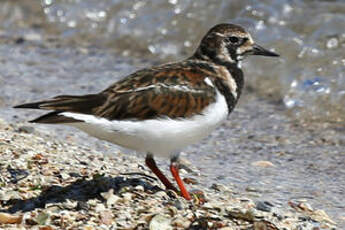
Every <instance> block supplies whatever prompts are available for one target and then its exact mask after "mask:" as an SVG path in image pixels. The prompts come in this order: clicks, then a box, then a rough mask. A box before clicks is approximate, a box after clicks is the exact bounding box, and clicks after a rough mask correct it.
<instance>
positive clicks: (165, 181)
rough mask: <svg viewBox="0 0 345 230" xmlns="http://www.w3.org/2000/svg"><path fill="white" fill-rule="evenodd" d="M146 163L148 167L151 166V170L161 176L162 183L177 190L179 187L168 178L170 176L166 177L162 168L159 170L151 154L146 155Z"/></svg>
mask: <svg viewBox="0 0 345 230" xmlns="http://www.w3.org/2000/svg"><path fill="white" fill-rule="evenodd" d="M145 163H146V165H147V167H149V169H151V171H152V172H153V173H154V174H155V175H156V176H157V177H158V178H159V180H160V181H162V183H163V184H164V185H165V187H166V188H167V189H171V190H173V191H175V192H177V189H176V188H175V186H174V185H172V183H171V182H170V181H169V180H168V178H166V176H164V174H163V173H162V172H161V170H159V168H158V167H157V164H156V162H155V160H154V159H153V156H152V155H151V154H147V155H146V159H145Z"/></svg>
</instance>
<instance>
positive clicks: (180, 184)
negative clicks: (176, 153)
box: [170, 161, 192, 200]
mask: <svg viewBox="0 0 345 230" xmlns="http://www.w3.org/2000/svg"><path fill="white" fill-rule="evenodd" d="M170 171H171V174H172V175H173V177H174V178H175V180H176V182H177V184H178V187H179V188H180V190H181V193H182V196H183V197H184V198H185V199H186V200H191V199H192V198H191V196H190V195H189V193H188V191H187V189H186V187H185V186H184V184H183V181H182V180H181V177H180V175H179V173H178V165H177V163H176V162H174V161H172V162H171V164H170Z"/></svg>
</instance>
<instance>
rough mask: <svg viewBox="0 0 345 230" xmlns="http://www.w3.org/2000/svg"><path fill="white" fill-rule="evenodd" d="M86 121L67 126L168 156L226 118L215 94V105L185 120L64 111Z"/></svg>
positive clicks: (219, 96) (223, 102)
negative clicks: (121, 117)
mask: <svg viewBox="0 0 345 230" xmlns="http://www.w3.org/2000/svg"><path fill="white" fill-rule="evenodd" d="M61 114H62V115H64V116H66V117H72V118H75V119H78V120H83V121H85V122H80V123H70V124H69V125H71V126H74V127H77V128H79V129H81V130H83V131H84V132H86V133H88V134H89V135H91V136H94V137H97V138H99V139H102V140H106V141H109V142H111V143H114V144H117V145H120V146H122V147H125V148H129V149H133V150H136V151H139V152H150V153H152V154H154V155H158V156H165V157H169V156H170V154H172V153H173V152H175V151H178V150H180V149H182V148H184V147H185V146H187V145H190V144H193V143H196V142H198V141H200V140H201V139H203V138H205V137H207V136H208V135H209V134H210V133H211V132H212V131H213V130H214V129H215V128H216V127H217V126H219V125H220V124H221V122H222V121H223V120H225V119H226V117H227V114H228V108H227V104H226V100H225V98H224V96H223V95H222V94H220V93H219V92H218V91H217V99H216V102H215V103H213V104H211V105H209V106H208V107H206V108H205V109H204V110H203V112H202V114H200V115H195V116H193V117H190V118H188V119H169V118H160V119H156V120H154V119H151V120H144V121H130V120H121V121H117V120H113V121H109V120H107V119H105V118H99V117H95V116H93V115H87V114H77V113H70V112H64V113H61Z"/></svg>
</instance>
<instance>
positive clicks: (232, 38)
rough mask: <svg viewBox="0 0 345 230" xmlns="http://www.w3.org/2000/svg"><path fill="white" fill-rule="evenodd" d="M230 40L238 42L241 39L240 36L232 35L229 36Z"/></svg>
mask: <svg viewBox="0 0 345 230" xmlns="http://www.w3.org/2000/svg"><path fill="white" fill-rule="evenodd" d="M228 40H229V42H231V43H238V41H239V40H240V39H239V38H238V37H234V36H231V37H229V38H228Z"/></svg>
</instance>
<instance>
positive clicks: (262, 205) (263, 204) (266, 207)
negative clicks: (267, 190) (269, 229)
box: [255, 201, 273, 212]
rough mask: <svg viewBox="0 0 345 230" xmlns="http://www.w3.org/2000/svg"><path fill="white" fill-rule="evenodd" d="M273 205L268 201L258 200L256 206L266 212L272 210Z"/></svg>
mask: <svg viewBox="0 0 345 230" xmlns="http://www.w3.org/2000/svg"><path fill="white" fill-rule="evenodd" d="M272 207H273V205H272V204H271V203H270V202H267V201H257V202H256V206H255V208H256V209H258V210H261V211H264V212H270V211H271V210H272Z"/></svg>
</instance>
